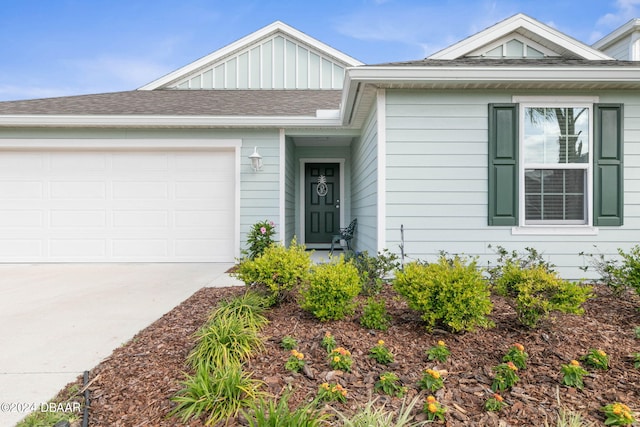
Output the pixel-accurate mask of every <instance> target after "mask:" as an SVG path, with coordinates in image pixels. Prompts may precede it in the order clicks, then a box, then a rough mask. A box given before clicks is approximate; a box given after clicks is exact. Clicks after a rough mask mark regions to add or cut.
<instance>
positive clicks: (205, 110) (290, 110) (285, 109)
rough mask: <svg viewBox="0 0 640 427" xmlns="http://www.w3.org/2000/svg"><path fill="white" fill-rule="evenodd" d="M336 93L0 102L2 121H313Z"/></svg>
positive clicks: (188, 93) (137, 93) (158, 94)
mask: <svg viewBox="0 0 640 427" xmlns="http://www.w3.org/2000/svg"><path fill="white" fill-rule="evenodd" d="M341 96H342V92H341V91H339V90H153V91H146V90H134V91H128V92H113V93H104V94H97V95H79V96H67V97H60V98H43V99H34V100H26V101H6V102H0V115H23V114H24V115H27V114H28V115H169V116H174V115H175V116H315V115H316V110H336V109H338V108H339V107H340V98H341Z"/></svg>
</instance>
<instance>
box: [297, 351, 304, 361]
mask: <svg viewBox="0 0 640 427" xmlns="http://www.w3.org/2000/svg"><path fill="white" fill-rule="evenodd" d="M296 357H297V358H298V359H300V360H302V359H304V353H298V354H296Z"/></svg>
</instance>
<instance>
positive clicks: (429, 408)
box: [427, 403, 438, 414]
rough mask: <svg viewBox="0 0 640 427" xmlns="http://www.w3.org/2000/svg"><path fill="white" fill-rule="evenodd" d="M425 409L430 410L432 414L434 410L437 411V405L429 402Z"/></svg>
mask: <svg viewBox="0 0 640 427" xmlns="http://www.w3.org/2000/svg"><path fill="white" fill-rule="evenodd" d="M427 409H428V410H429V412H431V413H432V414H435V413H436V412H438V407H437V406H436V404H435V403H429V406H427Z"/></svg>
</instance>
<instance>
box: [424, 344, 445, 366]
mask: <svg viewBox="0 0 640 427" xmlns="http://www.w3.org/2000/svg"><path fill="white" fill-rule="evenodd" d="M426 354H427V359H429V360H437V361H438V362H440V363H444V362H446V361H447V358H448V357H449V355H450V354H451V352H450V351H449V349H448V348H447V344H446V343H445V342H444V341H442V340H439V341H438V342H437V343H436V345H434V346H433V347H431V348H429V349H427V351H426Z"/></svg>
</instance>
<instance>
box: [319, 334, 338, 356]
mask: <svg viewBox="0 0 640 427" xmlns="http://www.w3.org/2000/svg"><path fill="white" fill-rule="evenodd" d="M321 344H322V347H323V348H324V349H325V350H327V353H331V352H332V351H333V349H334V348H336V347H337V346H338V344H337V343H336V339H335V337H334V336H333V335H331V332H329V331H327V332H325V333H324V336H323V337H322V342H321Z"/></svg>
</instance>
